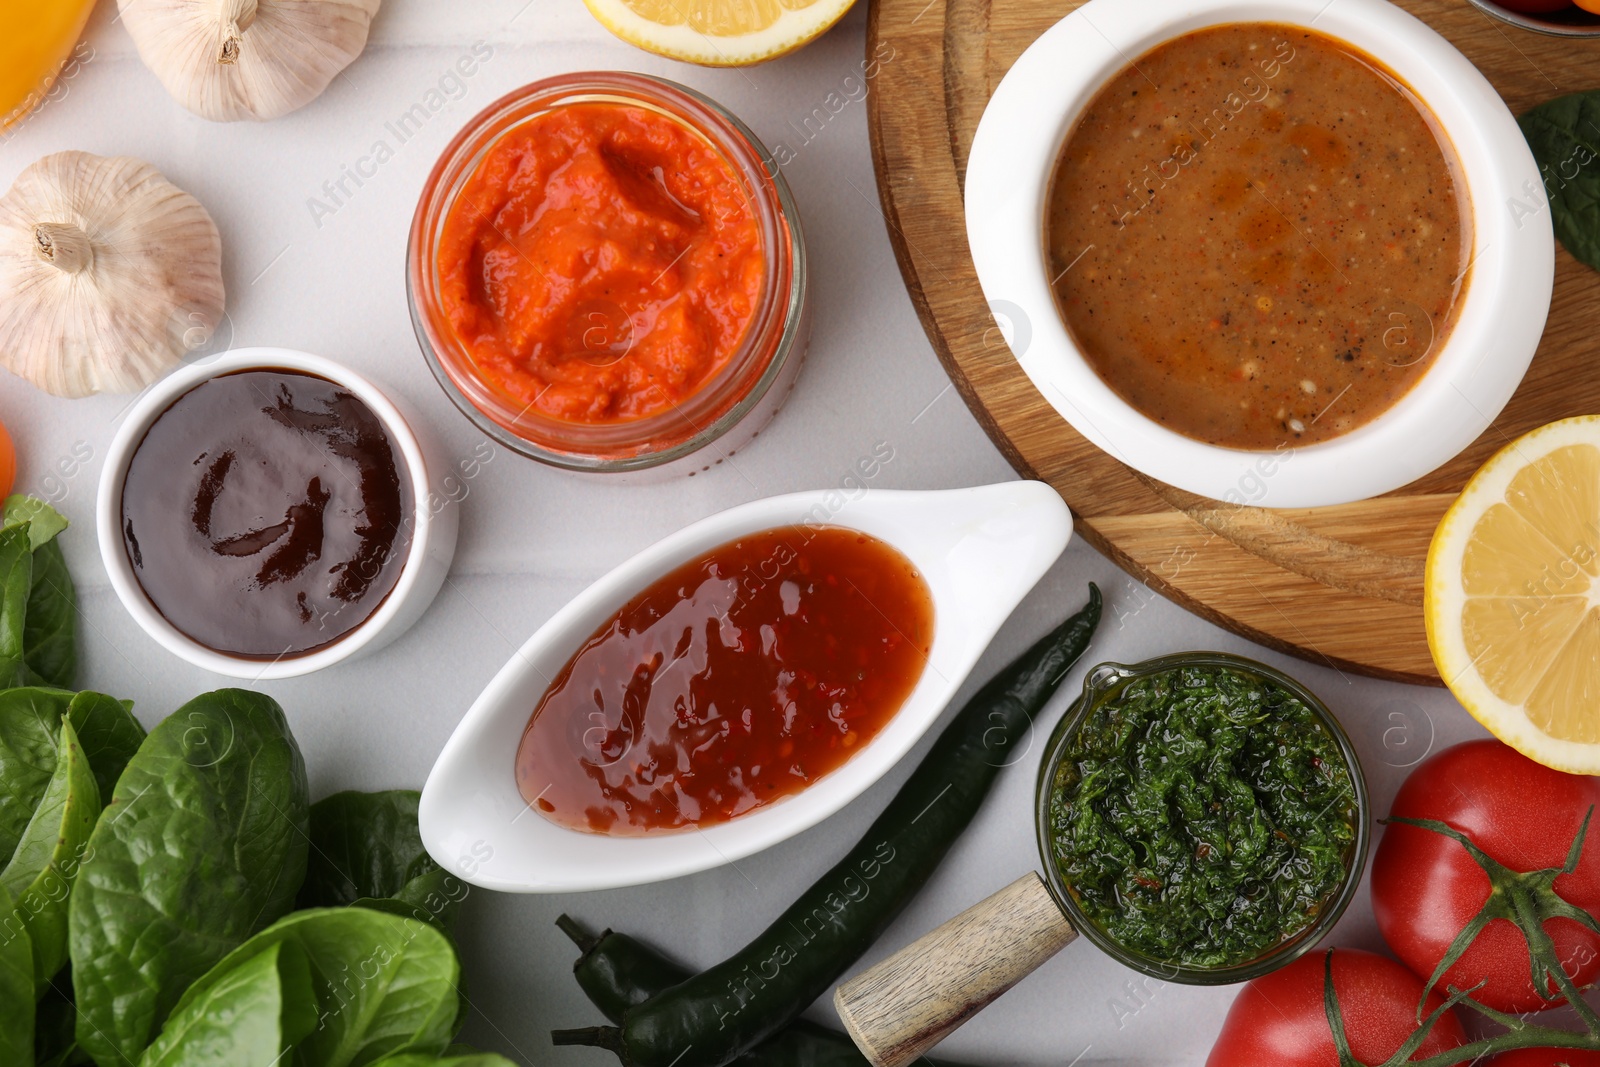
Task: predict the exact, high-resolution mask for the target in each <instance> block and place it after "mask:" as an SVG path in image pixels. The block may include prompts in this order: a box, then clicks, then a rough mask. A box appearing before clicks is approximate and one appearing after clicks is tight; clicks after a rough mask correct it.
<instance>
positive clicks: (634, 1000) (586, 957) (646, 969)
mask: <svg viewBox="0 0 1600 1067" xmlns="http://www.w3.org/2000/svg"><path fill="white" fill-rule="evenodd" d="M556 925H557V926H559V927H560V928H561V930H562V932H563V933H565V934H566V935H567V936H568V937H570V938H572V940H573V943H574V944H576V945H577V946H578V947H579V948H580V949H582V950H583V955H581V956H579V957H578V959H577V961H576V962H575V963H573V965H572V970H573V973H574V974H575V975H576V976H577V979H578V985H579V987H581V988H582V989H583V991H584V993H586V994H587V995H588V997H589V999H590V1001H592V1002H593V1003H594V1005H595V1007H597V1008H599V1009H600V1010H601V1011H602V1012H603V1013H604V1014H605V1016H606V1018H608V1019H610V1020H611V1021H612V1022H617V1021H619V1020H620V1019H621V1018H622V1013H623V1012H624V1011H625V1010H626V1009H627V1008H630V1007H632V1006H633V1005H635V1004H638V1003H641V1002H643V1001H645V1000H648V999H650V998H651V997H652V996H654V995H655V994H657V993H660V992H661V991H662V990H665V989H670V988H671V987H673V986H675V985H677V984H678V983H679V982H682V981H685V980H687V979H688V978H689V977H690V976H691V975H692V974H693V973H694V972H693V971H691V970H689V968H687V967H682V966H679V965H678V964H676V963H674V962H673V961H672V960H670V959H668V958H667V957H666V956H663V955H662V954H661V953H659V952H657V951H656V950H655V949H653V948H651V947H650V946H649V945H646V944H644V943H643V942H641V941H638V940H636V939H635V938H632V937H629V936H628V935H627V934H619V933H615V932H613V931H611V930H607V931H605V932H604V933H602V934H600V935H599V936H598V937H596V936H595V935H593V934H591V933H589V931H587V930H585V929H584V928H583V927H582V926H580V925H579V924H578V923H576V922H574V921H573V920H572V919H571V918H569V917H568V916H566V915H563V916H561V917H560V918H558V919H557V920H556ZM598 1029H599V1028H598V1027H588V1028H587V1029H583V1030H563V1031H557V1033H559V1034H560V1035H561V1037H560V1039H559V1040H558V1043H562V1044H567V1043H572V1044H591V1043H594V1042H598V1040H599V1032H598ZM612 1032H613V1033H615V1032H616V1031H615V1030H613V1031H612ZM552 1039H553V1040H555V1038H554V1037H553V1038H552ZM734 1065H735V1067H869V1064H868V1062H867V1058H866V1057H865V1056H863V1055H862V1054H861V1051H860V1050H859V1049H857V1048H856V1045H855V1042H854V1041H851V1040H850V1038H848V1037H847V1036H845V1035H844V1034H841V1033H840V1032H839V1031H837V1030H830V1029H828V1028H827V1027H826V1026H821V1025H819V1024H817V1023H814V1022H811V1021H809V1020H807V1019H796V1020H795V1021H794V1022H792V1023H790V1024H789V1025H788V1027H786V1028H785V1029H783V1030H780V1031H779V1032H778V1033H776V1034H774V1035H773V1036H772V1037H770V1038H768V1039H767V1040H765V1041H763V1042H762V1043H761V1044H759V1045H757V1046H756V1047H755V1048H753V1049H751V1050H750V1051H749V1052H747V1053H745V1054H744V1055H743V1056H741V1057H739V1058H738V1059H737V1060H735V1061H734ZM913 1067H962V1065H960V1064H955V1063H950V1062H949V1061H935V1060H929V1059H920V1060H918V1061H917V1062H916V1064H914V1065H913Z"/></svg>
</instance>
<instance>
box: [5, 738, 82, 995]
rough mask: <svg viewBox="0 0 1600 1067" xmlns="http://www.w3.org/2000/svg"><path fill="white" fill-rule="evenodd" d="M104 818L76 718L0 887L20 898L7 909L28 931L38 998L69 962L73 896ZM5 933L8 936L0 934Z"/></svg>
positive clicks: (60, 743) (64, 739)
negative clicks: (99, 820)
mask: <svg viewBox="0 0 1600 1067" xmlns="http://www.w3.org/2000/svg"><path fill="white" fill-rule="evenodd" d="M99 816H100V790H99V789H98V788H96V786H95V784H94V775H93V773H91V772H90V770H89V761H88V759H87V758H86V757H85V756H84V754H83V749H82V747H81V746H80V745H79V744H78V735H77V733H76V732H75V731H74V730H73V729H72V724H71V723H70V722H63V723H62V724H61V740H60V742H59V744H58V746H57V757H56V769H55V773H54V774H53V775H52V776H51V778H50V784H49V785H48V786H47V787H46V789H45V794H44V797H43V799H42V800H40V801H39V806H38V807H37V808H36V809H34V813H33V818H32V819H31V820H30V821H29V822H28V826H27V829H25V830H24V831H23V833H22V840H21V841H19V842H18V844H17V848H16V852H15V854H14V855H13V856H12V857H11V861H10V862H9V863H8V864H6V867H5V869H4V870H0V888H4V889H5V891H6V893H7V894H8V895H9V896H10V897H11V898H12V899H13V900H15V901H16V905H15V908H14V909H13V910H12V911H11V912H9V913H7V914H9V915H11V916H12V917H13V918H14V919H15V921H16V923H17V925H19V926H20V927H21V928H22V929H24V930H26V931H27V932H28V940H29V941H30V942H31V943H32V946H33V973H34V983H35V991H36V994H37V996H43V994H44V988H45V985H46V984H47V983H48V982H49V981H50V979H51V978H53V977H54V976H55V974H56V972H57V971H59V970H61V968H62V967H63V966H65V965H66V962H67V897H68V894H69V893H70V892H71V890H72V882H73V879H74V878H75V877H76V876H77V873H78V868H79V867H80V866H81V865H82V863H83V859H84V849H86V848H87V847H88V843H89V834H90V832H91V831H92V830H93V829H94V824H95V820H96V819H97V818H99ZM0 936H3V934H0Z"/></svg>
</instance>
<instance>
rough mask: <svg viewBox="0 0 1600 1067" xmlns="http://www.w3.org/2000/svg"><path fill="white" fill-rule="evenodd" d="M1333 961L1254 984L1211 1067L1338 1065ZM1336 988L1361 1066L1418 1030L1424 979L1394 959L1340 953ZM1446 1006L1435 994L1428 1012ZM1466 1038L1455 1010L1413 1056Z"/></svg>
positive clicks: (1298, 964) (1313, 962)
mask: <svg viewBox="0 0 1600 1067" xmlns="http://www.w3.org/2000/svg"><path fill="white" fill-rule="evenodd" d="M1326 957H1327V953H1326V952H1312V953H1309V954H1307V955H1305V956H1302V957H1300V958H1299V959H1298V960H1295V961H1294V962H1293V963H1291V964H1289V966H1287V967H1284V968H1283V969H1282V970H1278V971H1273V972H1272V973H1271V974H1268V975H1265V976H1263V977H1261V978H1256V979H1254V980H1252V981H1250V982H1249V983H1247V984H1246V985H1245V987H1244V989H1242V990H1241V991H1240V992H1239V996H1238V999H1236V1000H1235V1001H1234V1002H1233V1007H1232V1008H1230V1009H1229V1011H1228V1018H1227V1020H1226V1021H1224V1022H1223V1024H1222V1033H1221V1035H1219V1036H1218V1038H1217V1043H1216V1044H1215V1045H1214V1046H1212V1049H1211V1056H1210V1058H1208V1059H1207V1060H1206V1067H1338V1064H1339V1056H1338V1053H1337V1052H1336V1051H1335V1047H1334V1042H1333V1028H1332V1027H1331V1026H1329V1025H1328V1016H1327V1011H1326V1009H1325V1008H1324V1006H1323V1000H1322V994H1323V982H1324V977H1323V976H1324V974H1325V973H1326V972H1325V970H1324V968H1325V967H1326V965H1327V964H1326ZM1333 991H1334V993H1335V994H1336V995H1337V996H1338V998H1339V1011H1340V1014H1341V1016H1342V1017H1343V1019H1344V1029H1345V1035H1346V1037H1347V1038H1348V1040H1349V1042H1350V1051H1351V1053H1352V1054H1353V1055H1354V1056H1355V1058H1356V1059H1358V1060H1360V1061H1361V1062H1362V1063H1368V1064H1371V1063H1382V1062H1383V1061H1385V1060H1387V1059H1388V1058H1389V1057H1390V1056H1392V1055H1394V1054H1395V1053H1396V1052H1397V1051H1399V1049H1400V1046H1401V1045H1403V1044H1404V1043H1405V1041H1406V1039H1407V1038H1408V1037H1410V1036H1411V1035H1412V1033H1413V1032H1414V1031H1415V1030H1416V1029H1417V1005H1418V1003H1420V1002H1421V1000H1422V982H1421V981H1420V980H1418V978H1417V976H1416V975H1414V974H1412V973H1411V972H1410V971H1408V970H1406V969H1405V968H1404V967H1402V966H1401V965H1400V964H1398V963H1396V962H1394V961H1393V960H1390V959H1386V958H1384V957H1383V956H1378V955H1375V954H1373V953H1371V952H1362V951H1360V950H1359V949H1353V948H1339V949H1334V950H1333ZM1440 1003H1441V1001H1440V999H1439V998H1438V997H1436V996H1433V995H1431V994H1430V995H1429V996H1428V1003H1427V1008H1426V1011H1429V1012H1431V1011H1433V1010H1434V1009H1435V1008H1437V1007H1438V1006H1439V1005H1440ZM1466 1040H1467V1038H1466V1034H1465V1033H1464V1032H1463V1031H1462V1029H1461V1021H1460V1020H1459V1019H1457V1018H1456V1016H1455V1014H1454V1012H1448V1013H1446V1014H1445V1015H1444V1017H1443V1018H1441V1019H1440V1020H1439V1022H1438V1024H1437V1025H1436V1026H1434V1028H1433V1030H1432V1032H1431V1033H1429V1034H1428V1037H1427V1040H1425V1041H1424V1042H1423V1043H1422V1047H1421V1048H1419V1049H1418V1050H1417V1052H1416V1054H1415V1055H1413V1056H1412V1057H1411V1058H1412V1059H1414V1060H1419V1059H1422V1058H1424V1057H1426V1056H1433V1055H1436V1054H1438V1053H1441V1052H1448V1051H1449V1050H1451V1049H1453V1048H1456V1047H1458V1046H1460V1045H1463V1044H1465V1043H1466ZM1573 1067H1578V1065H1577V1064H1574V1065H1573Z"/></svg>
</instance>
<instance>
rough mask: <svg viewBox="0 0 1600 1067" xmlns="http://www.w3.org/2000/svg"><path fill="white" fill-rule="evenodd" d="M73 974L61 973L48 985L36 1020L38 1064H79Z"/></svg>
mask: <svg viewBox="0 0 1600 1067" xmlns="http://www.w3.org/2000/svg"><path fill="white" fill-rule="evenodd" d="M71 990H72V976H71V975H68V974H58V975H56V977H55V978H54V979H52V980H51V981H50V982H49V983H48V984H47V985H46V986H45V991H44V997H43V998H42V999H41V1000H40V1001H39V1010H38V1011H37V1013H35V1015H34V1023H33V1058H34V1067H66V1065H67V1064H69V1063H78V1062H80V1058H79V1057H78V1041H77V1037H76V1035H75V1034H74V1032H73V1031H74V1029H75V1028H76V1026H77V1022H78V1009H77V1008H76V1007H75V1006H74V1005H73V1003H72V996H71Z"/></svg>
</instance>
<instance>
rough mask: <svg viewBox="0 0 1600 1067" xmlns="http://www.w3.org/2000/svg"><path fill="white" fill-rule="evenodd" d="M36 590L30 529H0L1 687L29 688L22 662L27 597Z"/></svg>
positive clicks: (12, 527)
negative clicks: (19, 686) (20, 686)
mask: <svg viewBox="0 0 1600 1067" xmlns="http://www.w3.org/2000/svg"><path fill="white" fill-rule="evenodd" d="M32 588H33V549H32V548H31V547H30V546H29V544H28V527H27V526H26V525H22V526H9V527H5V528H3V529H0V686H13V685H27V684H28V682H29V681H30V680H31V679H30V678H29V677H28V672H27V666H26V663H25V662H24V660H23V650H24V648H25V647H26V645H25V643H24V630H25V627H26V619H27V614H28V595H29V592H30V591H31V589H32Z"/></svg>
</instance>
